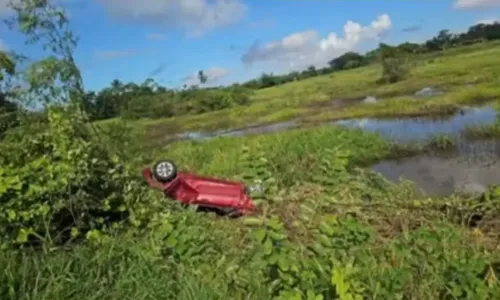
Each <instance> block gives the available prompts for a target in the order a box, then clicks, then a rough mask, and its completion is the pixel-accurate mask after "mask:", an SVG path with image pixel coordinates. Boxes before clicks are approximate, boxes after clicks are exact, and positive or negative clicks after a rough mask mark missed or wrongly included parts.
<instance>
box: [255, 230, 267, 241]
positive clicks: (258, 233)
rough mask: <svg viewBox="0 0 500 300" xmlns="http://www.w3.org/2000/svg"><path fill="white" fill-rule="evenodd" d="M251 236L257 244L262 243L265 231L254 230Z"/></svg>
mask: <svg viewBox="0 0 500 300" xmlns="http://www.w3.org/2000/svg"><path fill="white" fill-rule="evenodd" d="M253 236H254V237H255V239H256V240H257V241H258V242H259V243H262V241H264V238H265V237H266V229H264V228H259V229H257V230H255V231H254V233H253Z"/></svg>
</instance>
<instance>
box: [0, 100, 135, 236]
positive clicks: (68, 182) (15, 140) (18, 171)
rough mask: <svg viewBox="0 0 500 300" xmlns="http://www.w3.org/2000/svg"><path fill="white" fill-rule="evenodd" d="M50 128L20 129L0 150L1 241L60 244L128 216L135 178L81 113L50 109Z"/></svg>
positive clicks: (133, 194) (66, 109) (63, 109)
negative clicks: (107, 148) (113, 154)
mask: <svg viewBox="0 0 500 300" xmlns="http://www.w3.org/2000/svg"><path fill="white" fill-rule="evenodd" d="M48 116H49V124H48V130H43V129H42V130H39V131H35V132H29V131H28V130H29V127H26V128H24V127H23V128H22V129H23V130H18V131H16V132H15V133H13V134H12V135H11V136H9V137H8V139H7V140H8V141H10V143H7V144H6V145H2V149H1V151H0V162H1V167H0V203H1V205H2V210H1V212H0V241H1V242H2V243H3V244H4V245H6V244H25V243H31V242H40V241H50V242H51V243H62V242H66V241H68V240H71V239H74V238H77V237H79V236H81V235H82V234H85V233H86V232H89V231H90V230H94V229H101V228H108V227H109V225H111V224H113V223H115V222H119V221H121V220H122V219H123V218H124V217H126V216H128V215H129V214H130V207H131V206H132V201H133V199H134V197H135V196H136V195H137V194H136V192H137V191H138V190H135V188H134V187H135V186H136V182H137V181H136V180H135V179H134V177H132V176H129V175H128V172H127V170H126V169H125V168H124V167H123V166H121V165H120V164H119V163H118V161H117V160H116V159H113V158H112V156H111V155H110V154H109V153H108V152H107V151H106V149H105V148H103V147H102V146H101V144H100V143H98V142H95V141H94V139H93V137H92V136H91V135H90V132H89V127H88V126H87V124H86V123H85V122H84V119H83V118H82V115H81V114H80V113H77V112H75V111H72V110H71V109H69V108H55V107H53V108H51V109H50V110H49V113H48Z"/></svg>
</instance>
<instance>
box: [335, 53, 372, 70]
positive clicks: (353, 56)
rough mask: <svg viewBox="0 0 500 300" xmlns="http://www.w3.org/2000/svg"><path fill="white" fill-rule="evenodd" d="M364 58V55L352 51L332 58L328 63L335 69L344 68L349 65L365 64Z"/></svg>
mask: <svg viewBox="0 0 500 300" xmlns="http://www.w3.org/2000/svg"><path fill="white" fill-rule="evenodd" d="M363 60H364V58H363V56H362V55H360V54H358V53H356V52H352V51H350V52H347V53H344V54H342V55H341V56H339V57H337V58H335V59H332V60H331V61H329V62H328V64H329V65H330V67H331V68H332V69H334V70H344V69H346V68H347V67H349V68H351V67H353V66H361V65H362V64H363Z"/></svg>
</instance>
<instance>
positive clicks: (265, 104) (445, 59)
mask: <svg viewBox="0 0 500 300" xmlns="http://www.w3.org/2000/svg"><path fill="white" fill-rule="evenodd" d="M498 55H500V44H499V43H487V44H484V45H474V46H468V47H463V48H457V49H451V50H449V51H448V52H445V53H439V54H433V55H426V56H421V57H417V58H416V59H415V60H414V61H412V62H411V64H410V65H411V68H410V75H409V76H408V77H407V78H405V80H403V81H400V82H397V83H394V84H378V83H377V82H376V81H377V79H378V78H379V77H380V76H381V72H382V71H381V67H380V66H379V65H376V64H375V65H369V66H366V67H362V68H358V69H353V70H348V71H342V72H338V73H334V74H331V75H324V76H318V77H313V78H310V79H306V80H302V81H297V82H293V83H287V84H283V85H281V86H275V87H272V88H267V89H262V90H259V91H257V92H256V93H255V95H254V96H253V97H252V102H251V104H250V105H249V106H243V107H236V108H231V109H225V110H221V111H215V112H210V113H205V114H201V115H194V116H181V117H174V118H168V119H155V120H147V119H144V120H138V121H134V122H132V124H131V125H132V126H133V128H134V129H135V130H136V132H137V133H138V134H139V135H141V136H144V137H145V140H147V139H148V138H149V137H150V138H151V139H156V138H157V137H159V136H165V135H169V134H172V133H178V132H185V131H198V130H201V131H212V130H216V129H221V128H241V127H245V126H249V125H255V124H267V123H274V122H279V121H285V120H290V119H294V118H301V119H303V120H304V122H308V123H318V122H323V121H326V120H332V119H342V118H354V117H369V116H373V117H376V116H400V115H427V114H443V113H450V112H453V111H454V109H455V108H456V106H457V105H464V104H467V105H474V104H479V103H485V102H488V103H493V104H494V103H496V102H497V101H498V100H499V98H500V88H499V86H500V85H499V79H498V78H500V77H499V76H500V66H499V65H498V64H497V63H496V59H497V57H498ZM428 86H430V87H435V88H438V89H440V90H442V91H444V92H445V93H444V94H443V95H440V96H435V97H432V98H430V99H425V100H422V99H416V98H415V97H414V96H413V94H414V93H415V92H416V91H418V90H420V89H422V88H424V87H428ZM366 96H375V97H377V98H379V100H380V101H379V103H376V104H363V103H361V102H360V101H359V100H361V99H363V98H364V97H366ZM336 99H342V100H343V105H341V106H334V105H332V101H334V100H336ZM351 101H352V102H351ZM110 122H113V120H106V121H102V122H99V123H101V124H106V123H110Z"/></svg>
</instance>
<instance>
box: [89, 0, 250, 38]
mask: <svg viewBox="0 0 500 300" xmlns="http://www.w3.org/2000/svg"><path fill="white" fill-rule="evenodd" d="M98 1H99V2H101V3H102V4H103V5H104V6H105V7H106V8H107V10H108V11H109V12H110V13H111V14H112V15H113V16H115V17H118V18H120V19H125V20H133V21H137V22H142V23H147V24H153V25H161V26H165V27H176V28H182V29H185V30H187V31H189V33H190V34H192V35H200V34H203V33H206V32H208V31H210V30H213V29H216V28H220V27H224V26H228V25H231V24H234V23H236V22H238V21H240V20H241V19H242V18H243V17H244V16H245V13H246V9H247V7H246V5H245V4H244V3H243V1H242V0H141V1H138V0H98Z"/></svg>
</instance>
